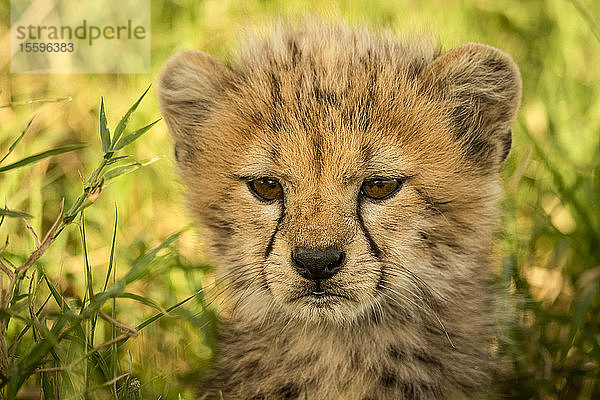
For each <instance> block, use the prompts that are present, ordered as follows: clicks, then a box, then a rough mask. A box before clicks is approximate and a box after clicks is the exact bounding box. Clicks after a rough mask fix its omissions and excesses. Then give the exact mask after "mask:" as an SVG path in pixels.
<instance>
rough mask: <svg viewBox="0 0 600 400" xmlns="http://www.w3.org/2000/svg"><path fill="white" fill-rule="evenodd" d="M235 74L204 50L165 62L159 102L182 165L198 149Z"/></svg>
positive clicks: (178, 159)
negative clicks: (202, 131)
mask: <svg viewBox="0 0 600 400" xmlns="http://www.w3.org/2000/svg"><path fill="white" fill-rule="evenodd" d="M231 74H232V72H231V70H230V69H229V68H228V67H227V66H225V65H224V64H223V63H221V62H220V61H218V60H215V59H214V58H212V57H211V56H209V55H208V54H206V53H204V52H201V51H183V52H181V53H178V54H176V55H174V56H173V57H171V58H170V59H169V60H167V62H166V63H165V66H164V67H163V70H162V72H161V74H160V78H159V84H158V102H159V106H160V112H161V114H162V116H163V117H164V118H165V121H166V123H167V126H168V128H169V132H171V135H172V136H173V139H174V141H175V158H176V159H177V161H178V162H180V163H185V162H186V161H189V159H190V156H191V155H192V154H193V153H194V151H196V150H197V149H198V133H199V131H200V129H201V128H202V125H203V123H204V121H205V120H206V118H207V115H208V113H209V112H210V110H211V109H212V107H213V105H214V104H215V102H216V101H217V100H218V99H219V97H220V96H221V94H222V93H223V84H224V83H225V82H227V81H228V79H229V78H230V75H231Z"/></svg>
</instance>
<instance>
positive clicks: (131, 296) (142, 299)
mask: <svg viewBox="0 0 600 400" xmlns="http://www.w3.org/2000/svg"><path fill="white" fill-rule="evenodd" d="M115 297H118V298H122V299H131V300H135V301H137V302H138V303H142V304H144V305H146V306H148V307H152V308H154V309H155V310H156V311H159V312H161V313H163V312H164V311H165V309H164V308H163V307H161V306H160V305H159V304H158V303H156V302H155V301H153V300H151V299H147V298H145V297H142V296H140V295H138V294H135V293H129V292H125V293H122V294H120V295H118V296H115Z"/></svg>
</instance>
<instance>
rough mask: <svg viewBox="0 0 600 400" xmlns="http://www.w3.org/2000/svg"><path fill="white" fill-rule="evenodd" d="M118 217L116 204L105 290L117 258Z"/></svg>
mask: <svg viewBox="0 0 600 400" xmlns="http://www.w3.org/2000/svg"><path fill="white" fill-rule="evenodd" d="M117 217H118V212H117V206H116V205H115V224H114V227H113V234H112V243H111V245H110V257H109V259H108V271H106V279H105V280H104V288H103V289H102V291H103V292H104V291H106V288H107V287H108V280H109V279H110V272H111V271H112V269H113V265H114V260H115V244H116V243H117Z"/></svg>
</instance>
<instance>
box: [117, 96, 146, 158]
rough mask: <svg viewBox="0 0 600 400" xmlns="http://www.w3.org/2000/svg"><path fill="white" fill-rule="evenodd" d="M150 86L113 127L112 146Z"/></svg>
mask: <svg viewBox="0 0 600 400" xmlns="http://www.w3.org/2000/svg"><path fill="white" fill-rule="evenodd" d="M150 86H152V85H150ZM150 86H148V88H147V89H146V90H145V91H144V93H142V95H141V96H140V98H139V99H137V101H136V102H135V103H133V105H132V106H131V107H130V108H129V110H127V112H126V113H125V115H124V116H123V118H121V120H120V121H119V123H118V125H117V127H116V128H115V132H114V134H113V138H112V145H111V146H112V147H113V148H114V146H115V143H117V140H119V138H120V137H121V134H122V133H123V131H124V130H125V127H126V126H127V123H128V122H129V118H130V117H131V115H132V114H133V112H134V111H135V110H136V109H137V107H138V105H139V104H140V102H141V101H142V99H143V98H144V96H145V95H146V93H148V90H150Z"/></svg>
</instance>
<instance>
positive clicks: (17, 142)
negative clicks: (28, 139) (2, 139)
mask: <svg viewBox="0 0 600 400" xmlns="http://www.w3.org/2000/svg"><path fill="white" fill-rule="evenodd" d="M34 118H35V117H33V118H31V119H30V120H29V122H28V123H27V126H26V127H25V129H23V132H21V134H20V135H19V136H18V137H17V138H16V139H15V141H14V142H13V143H12V144H11V145H10V147H9V148H8V153H6V155H5V156H4V157H2V160H0V164H2V162H3V161H4V160H6V157H8V156H9V155H10V153H12V151H13V150H14V149H15V147H17V145H18V144H19V142H20V141H21V139H23V136H25V133H26V132H27V131H28V130H29V127H30V126H31V123H32V122H33V119H34Z"/></svg>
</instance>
